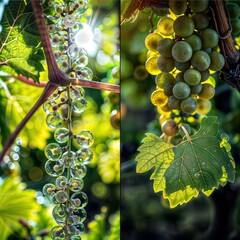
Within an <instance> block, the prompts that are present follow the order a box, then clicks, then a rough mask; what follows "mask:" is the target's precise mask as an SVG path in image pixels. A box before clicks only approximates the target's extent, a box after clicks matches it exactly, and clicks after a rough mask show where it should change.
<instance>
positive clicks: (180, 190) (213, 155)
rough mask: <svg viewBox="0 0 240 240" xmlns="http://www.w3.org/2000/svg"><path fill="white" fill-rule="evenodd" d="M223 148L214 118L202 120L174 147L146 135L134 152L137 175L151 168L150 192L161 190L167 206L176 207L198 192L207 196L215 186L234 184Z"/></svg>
mask: <svg viewBox="0 0 240 240" xmlns="http://www.w3.org/2000/svg"><path fill="white" fill-rule="evenodd" d="M224 141H225V140H224ZM225 146H226V144H225V145H224V144H223V139H221V137H220V135H219V133H218V122H217V118H216V117H209V118H204V119H203V120H202V123H201V126H200V129H199V130H198V132H197V133H196V134H195V135H193V136H191V138H188V140H184V141H182V142H181V143H180V144H179V145H177V146H174V147H172V146H171V145H170V144H168V143H166V142H165V141H164V140H162V139H160V138H159V137H157V136H155V135H153V134H147V137H146V138H144V139H143V144H142V145H141V146H140V147H139V149H138V150H139V151H140V153H139V154H138V156H137V158H136V160H137V161H138V163H137V172H139V173H142V172H146V171H148V170H150V169H151V168H155V170H154V172H153V174H152V176H151V179H153V180H154V187H153V188H154V191H155V192H158V191H163V195H164V197H165V198H167V199H168V200H169V202H170V207H176V206H177V205H179V204H183V203H186V202H188V201H190V200H191V199H192V198H193V197H197V196H198V194H199V192H203V193H204V194H205V195H207V196H209V195H210V194H211V193H212V192H213V190H214V189H216V188H218V187H219V184H220V185H222V186H224V185H225V184H226V182H227V181H230V182H233V181H234V178H235V169H234V168H235V165H234V161H233V158H232V155H231V153H230V151H228V150H226V147H225Z"/></svg>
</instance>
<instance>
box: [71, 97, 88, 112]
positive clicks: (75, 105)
mask: <svg viewBox="0 0 240 240" xmlns="http://www.w3.org/2000/svg"><path fill="white" fill-rule="evenodd" d="M86 107H87V101H86V99H85V98H79V99H76V100H73V101H72V110H73V111H74V112H76V113H81V112H83V111H84V110H85V109H86Z"/></svg>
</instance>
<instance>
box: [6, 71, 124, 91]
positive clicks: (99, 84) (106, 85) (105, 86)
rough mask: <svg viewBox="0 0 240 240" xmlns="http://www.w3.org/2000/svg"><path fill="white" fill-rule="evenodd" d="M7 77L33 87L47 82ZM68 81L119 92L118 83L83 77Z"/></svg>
mask: <svg viewBox="0 0 240 240" xmlns="http://www.w3.org/2000/svg"><path fill="white" fill-rule="evenodd" d="M7 77H12V78H15V79H18V80H20V81H21V82H23V83H26V84H28V85H31V86H34V87H41V88H43V87H46V85H47V82H40V83H37V82H34V80H33V79H31V78H26V77H24V76H13V75H7ZM68 81H69V83H71V84H72V85H77V86H81V87H86V88H93V89H98V90H105V91H111V92H117V93H119V92H120V86H119V85H114V84H109V83H102V82H95V81H88V80H83V79H77V78H69V79H68Z"/></svg>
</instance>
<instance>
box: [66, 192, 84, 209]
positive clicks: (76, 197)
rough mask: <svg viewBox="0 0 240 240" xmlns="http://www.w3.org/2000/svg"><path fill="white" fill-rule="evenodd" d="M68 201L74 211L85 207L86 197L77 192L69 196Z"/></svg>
mask: <svg viewBox="0 0 240 240" xmlns="http://www.w3.org/2000/svg"><path fill="white" fill-rule="evenodd" d="M70 201H71V203H72V205H73V208H74V209H79V208H83V207H85V206H86V205H87V203H88V197H87V195H86V194H85V193H84V192H78V193H74V194H73V195H72V196H71V198H70Z"/></svg>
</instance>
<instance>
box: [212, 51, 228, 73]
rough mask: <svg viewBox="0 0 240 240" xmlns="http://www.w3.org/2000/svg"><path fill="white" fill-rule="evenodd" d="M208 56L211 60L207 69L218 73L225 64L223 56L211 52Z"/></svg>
mask: <svg viewBox="0 0 240 240" xmlns="http://www.w3.org/2000/svg"><path fill="white" fill-rule="evenodd" d="M209 56H210V59H211V63H210V66H209V69H210V70H213V71H220V70H221V69H222V68H223V66H224V64H225V60H224V57H223V55H222V54H221V53H219V52H216V51H213V52H211V53H210V55H209Z"/></svg>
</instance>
